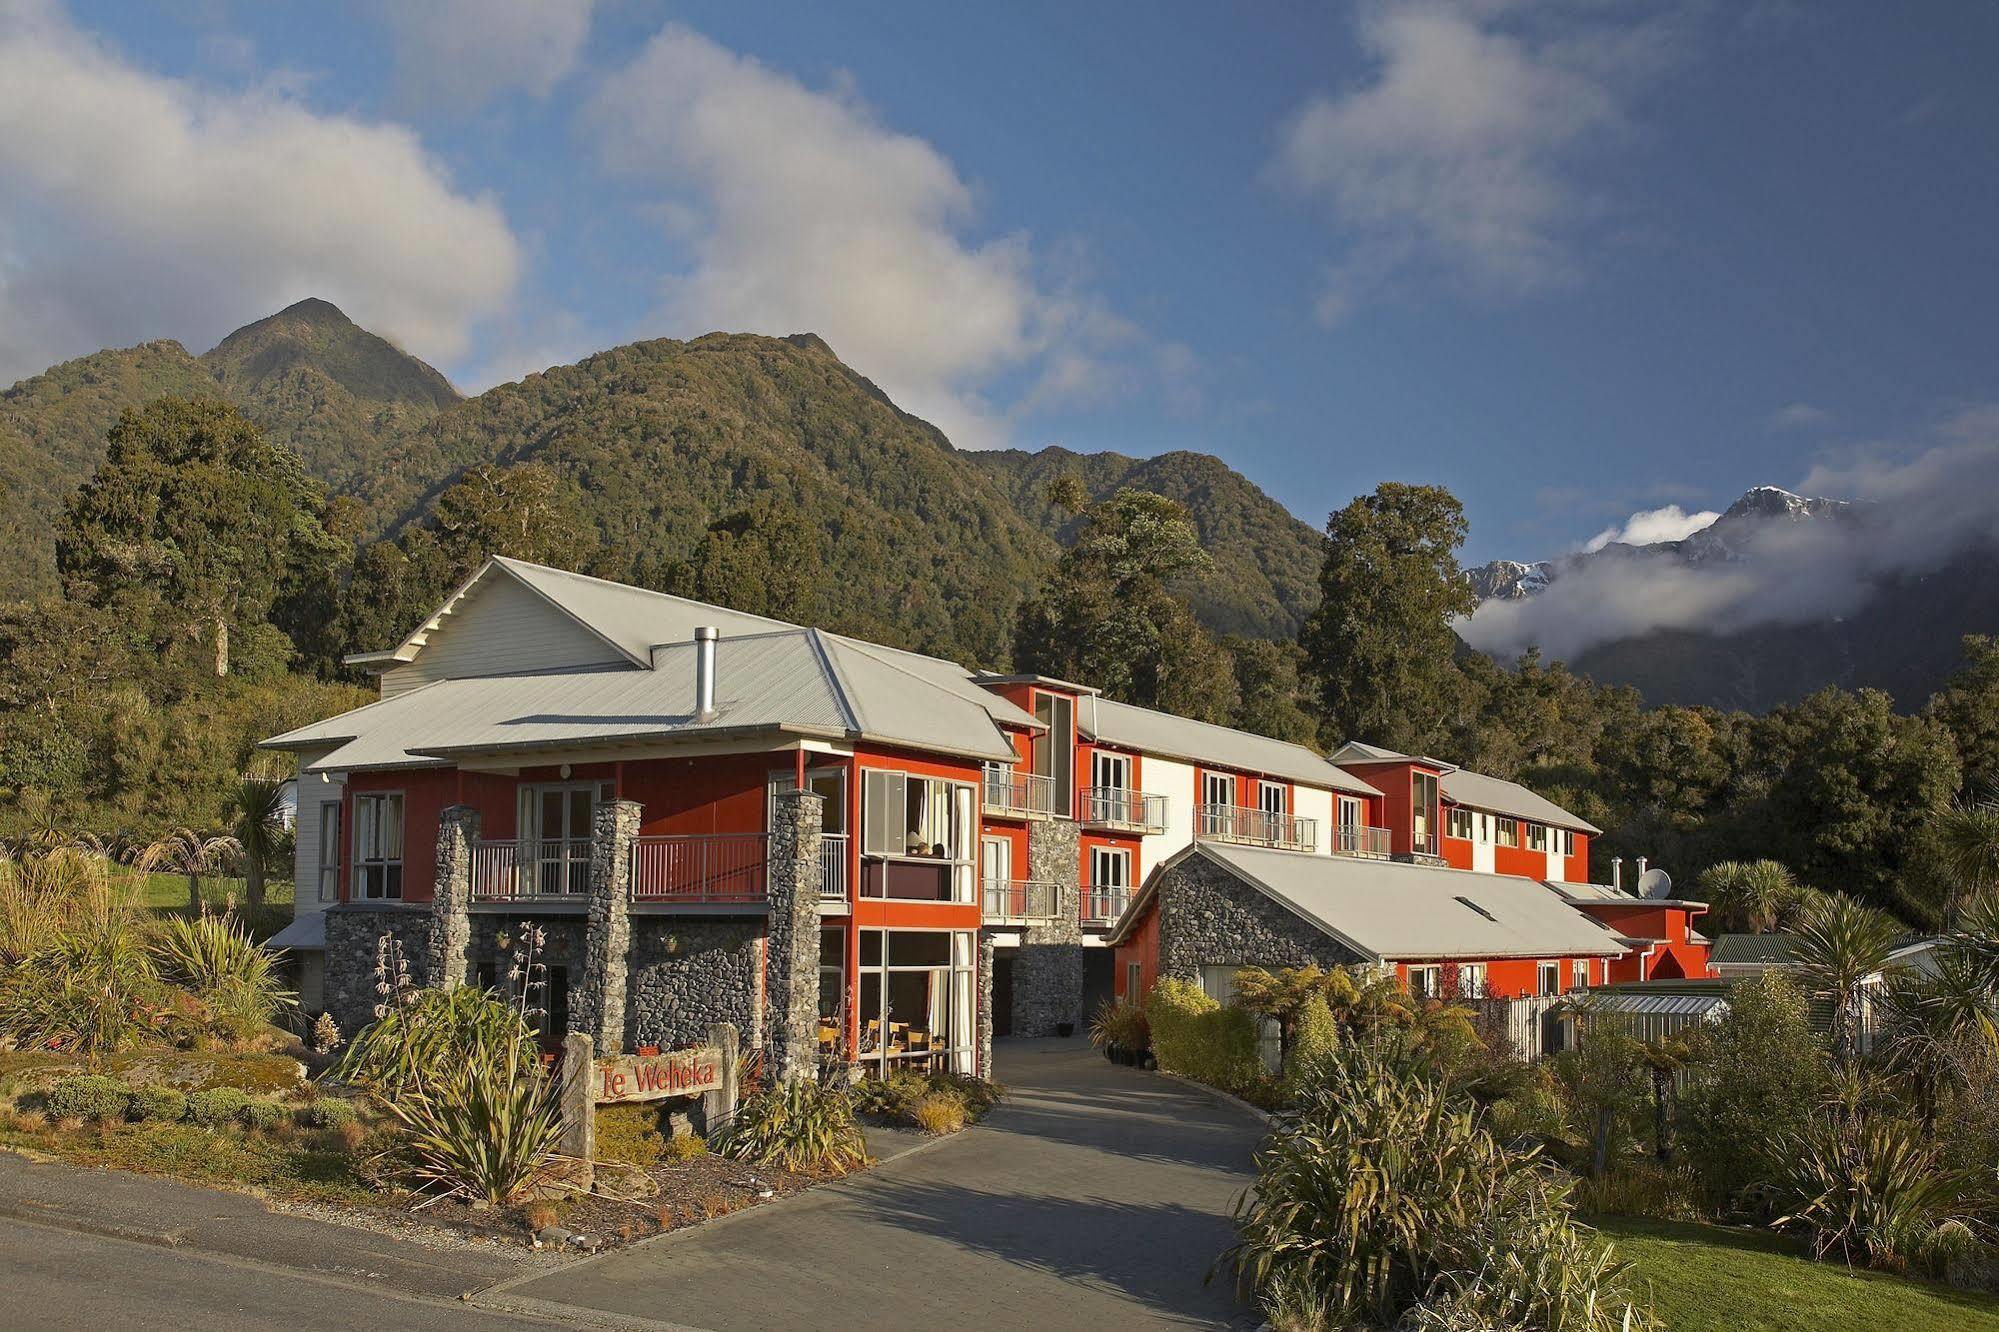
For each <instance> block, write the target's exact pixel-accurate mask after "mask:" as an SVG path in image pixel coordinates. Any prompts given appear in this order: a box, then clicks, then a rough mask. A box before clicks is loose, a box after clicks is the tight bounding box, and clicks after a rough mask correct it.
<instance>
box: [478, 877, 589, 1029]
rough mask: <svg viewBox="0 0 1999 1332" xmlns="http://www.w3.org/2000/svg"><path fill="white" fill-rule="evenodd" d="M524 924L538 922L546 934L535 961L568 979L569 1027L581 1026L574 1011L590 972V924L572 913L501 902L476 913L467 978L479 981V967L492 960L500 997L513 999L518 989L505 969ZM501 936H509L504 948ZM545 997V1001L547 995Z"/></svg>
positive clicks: (512, 962) (507, 967)
mask: <svg viewBox="0 0 1999 1332" xmlns="http://www.w3.org/2000/svg"><path fill="white" fill-rule="evenodd" d="M526 926H534V927H536V928H538V929H540V930H541V933H542V946H541V951H540V952H539V953H537V954H536V960H537V961H539V962H540V963H541V964H542V965H543V966H546V967H549V968H551V970H552V969H553V968H556V967H561V968H562V970H563V974H564V976H565V978H566V979H567V980H568V982H569V987H568V988H569V1029H570V1030H571V1031H576V1030H579V1028H578V1027H577V1025H576V1010H577V1003H578V1000H579V999H580V998H581V997H582V994H583V987H584V984H585V979H586V975H587V967H586V964H585V958H586V956H587V953H588V951H589V944H588V929H589V927H588V925H587V924H586V922H584V921H582V920H579V919H577V917H576V916H575V915H574V914H573V913H566V914H560V915H558V914H555V913H552V912H528V911H523V910H520V909H518V908H516V909H515V910H512V911H508V910H505V909H502V908H498V907H495V908H492V909H490V910H484V911H475V912H473V913H472V919H471V940H470V942H469V943H468V944H467V945H466V950H465V951H466V968H465V979H466V982H467V983H468V984H477V983H478V981H479V972H480V968H481V967H482V965H484V964H487V963H490V964H491V965H492V968H493V987H494V988H495V989H497V990H498V991H499V992H500V997H501V998H503V999H506V1000H508V1001H509V1002H511V1001H512V1000H513V999H514V997H515V995H516V994H517V993H518V990H517V988H516V983H515V982H513V981H510V980H509V979H508V978H507V971H508V969H509V968H511V967H512V966H513V965H514V949H516V948H517V947H519V946H520V937H521V930H522V928H523V927H526ZM502 939H505V940H506V947H504V948H502V947H501V946H500V941H501V940H502ZM542 1002H543V1003H547V1002H548V1000H547V999H544V1000H543V1001H542Z"/></svg>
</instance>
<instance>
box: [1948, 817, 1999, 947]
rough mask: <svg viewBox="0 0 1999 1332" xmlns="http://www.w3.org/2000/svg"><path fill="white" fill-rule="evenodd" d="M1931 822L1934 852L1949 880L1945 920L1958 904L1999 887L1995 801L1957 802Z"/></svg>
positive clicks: (1998, 848) (1998, 826) (1997, 820)
mask: <svg viewBox="0 0 1999 1332" xmlns="http://www.w3.org/2000/svg"><path fill="white" fill-rule="evenodd" d="M1933 821H1934V825H1935V827H1934V830H1933V837H1934V843H1935V847H1936V853H1937V856H1938V858H1939V859H1940V860H1941V861H1942V862H1943V867H1944V870H1945V872H1946V873H1948V874H1949V875H1950V880H1951V882H1950V888H1949V895H1948V897H1947V898H1946V899H1945V902H1944V914H1945V916H1946V918H1949V917H1952V916H1955V915H1956V914H1957V908H1958V905H1959V903H1961V902H1963V901H1965V900H1966V899H1968V898H1976V897H1980V896H1983V895H1984V894H1985V893H1987V892H1988V891H1990V890H1992V889H1994V888H1999V799H1985V800H1977V801H1972V800H1959V801H1958V802H1957V803H1956V804H1954V805H1952V806H1951V807H1950V808H1949V809H1947V810H1944V811H1943V812H1942V813H1940V814H1937V815H1935V816H1934V820H1933Z"/></svg>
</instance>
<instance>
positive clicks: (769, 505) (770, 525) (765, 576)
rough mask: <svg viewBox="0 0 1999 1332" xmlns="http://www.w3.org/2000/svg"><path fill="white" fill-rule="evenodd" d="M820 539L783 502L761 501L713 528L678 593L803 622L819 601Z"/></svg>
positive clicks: (677, 581)
mask: <svg viewBox="0 0 1999 1332" xmlns="http://www.w3.org/2000/svg"><path fill="white" fill-rule="evenodd" d="M823 568H824V561H823V560H822V559H821V558H820V552H819V535H818V533H816V532H814V531H813V530H812V529H811V528H810V527H809V526H807V525H806V523H805V521H804V519H802V518H801V517H800V516H799V514H798V511H797V510H796V509H794V508H792V507H791V506H790V505H789V504H786V503H785V502H784V501H782V500H778V499H771V498H762V499H759V500H758V501H757V502H756V503H754V504H752V505H751V506H750V507H749V508H747V509H742V510H739V511H738V512H736V513H732V514H730V515H728V516H727V517H725V518H718V519H716V520H715V521H714V522H712V523H710V524H708V530H707V532H706V533H704V534H703V535H702V538H701V541H700V543H699V544H698V545H697V546H696V547H695V549H694V551H693V554H692V555H691V557H690V558H689V559H688V561H687V563H686V564H684V565H682V566H680V568H679V569H677V570H676V571H675V574H674V580H673V582H674V590H675V591H677V592H679V593H680V594H681V595H683V596H690V597H693V598H695V599H696V600H699V601H709V602H713V603H715V604H716V605H718V606H727V607H729V608H731V609H732V610H739V611H744V612H746V613H748V614H751V615H769V616H772V617H774V618H776V619H780V620H793V621H802V620H808V619H810V618H811V616H812V612H813V606H814V603H815V601H816V600H817V598H818V593H819V578H820V571H821V570H822V569H823Z"/></svg>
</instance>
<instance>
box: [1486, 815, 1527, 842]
mask: <svg viewBox="0 0 1999 1332" xmlns="http://www.w3.org/2000/svg"><path fill="white" fill-rule="evenodd" d="M1493 840H1494V841H1495V842H1498V843H1499V844H1500V845H1501V846H1519V845H1520V824H1519V823H1518V822H1516V821H1515V820H1513V819H1500V820H1498V821H1497V822H1496V823H1495V824H1494V828H1493Z"/></svg>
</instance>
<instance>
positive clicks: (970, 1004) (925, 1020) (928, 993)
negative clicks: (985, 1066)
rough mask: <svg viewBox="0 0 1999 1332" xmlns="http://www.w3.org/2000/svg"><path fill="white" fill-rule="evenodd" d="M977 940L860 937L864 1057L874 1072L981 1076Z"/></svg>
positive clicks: (929, 935) (968, 934) (940, 935)
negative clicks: (899, 1070)
mask: <svg viewBox="0 0 1999 1332" xmlns="http://www.w3.org/2000/svg"><path fill="white" fill-rule="evenodd" d="M977 939H978V936H977V934H976V933H975V932H974V931H971V930H863V931H862V932H861V974H860V992H861V993H860V1009H861V1011H860V1018H861V1049H860V1058H861V1062H862V1063H863V1064H864V1065H867V1066H869V1067H870V1071H872V1072H874V1073H876V1074H878V1075H883V1076H885V1075H887V1074H888V1073H890V1072H893V1071H894V1070H895V1069H897V1068H911V1069H915V1070H917V1071H932V1072H952V1073H972V1072H975V1071H976V1067H975V1048H974V1047H975V1043H976V1037H975V1032H976V1029H977V1025H978V1011H977V1008H976V1006H975V1001H974V997H973V996H974V993H975V991H974V987H973V985H972V966H973V959H974V958H976V957H977V956H978V944H977Z"/></svg>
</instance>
